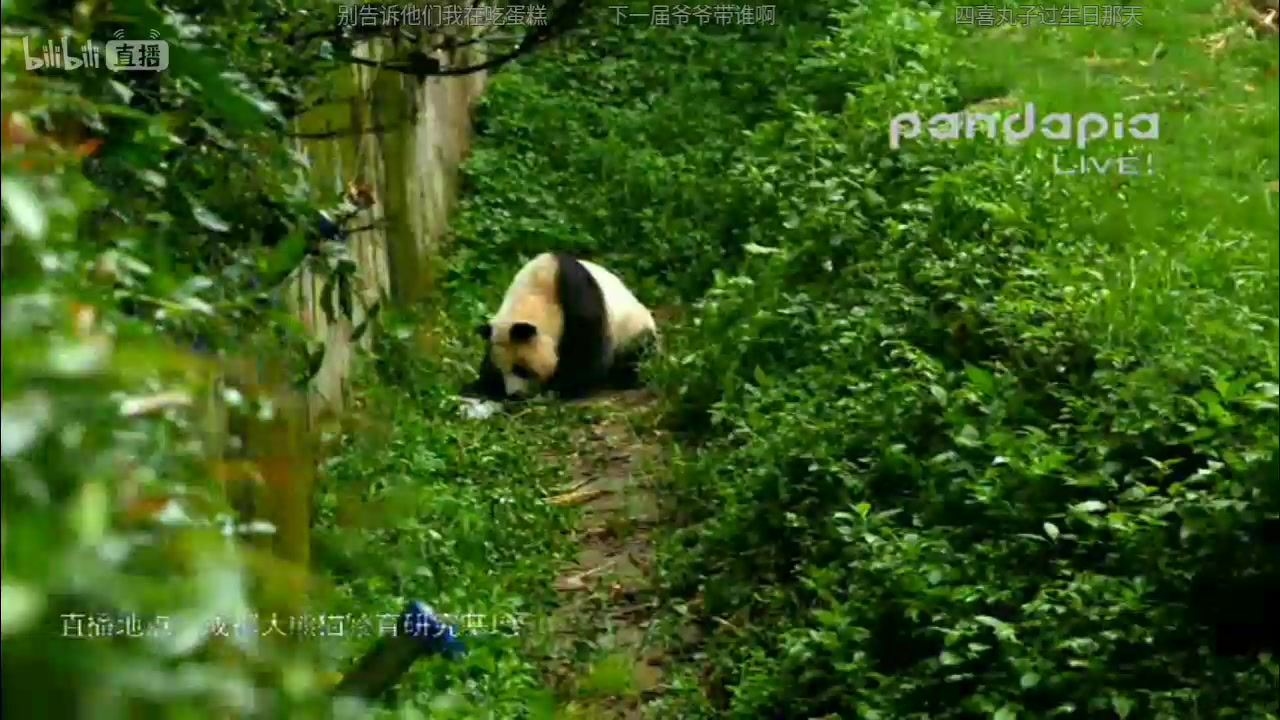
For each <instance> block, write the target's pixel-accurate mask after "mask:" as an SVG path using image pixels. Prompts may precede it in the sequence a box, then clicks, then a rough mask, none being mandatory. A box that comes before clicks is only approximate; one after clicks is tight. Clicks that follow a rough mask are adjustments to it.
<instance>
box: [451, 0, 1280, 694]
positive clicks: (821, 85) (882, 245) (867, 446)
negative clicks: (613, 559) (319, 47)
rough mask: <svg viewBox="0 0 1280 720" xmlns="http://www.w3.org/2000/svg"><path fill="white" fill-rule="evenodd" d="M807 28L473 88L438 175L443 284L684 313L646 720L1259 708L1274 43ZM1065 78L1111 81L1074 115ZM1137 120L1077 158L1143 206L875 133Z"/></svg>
mask: <svg viewBox="0 0 1280 720" xmlns="http://www.w3.org/2000/svg"><path fill="white" fill-rule="evenodd" d="M819 10H830V11H831V15H830V22H829V23H824V22H822V21H821V20H819V21H817V22H813V23H809V22H805V21H799V20H794V19H793V18H790V17H788V18H787V22H785V23H784V22H781V21H780V23H779V26H778V27H775V28H746V27H736V28H716V29H714V30H711V29H706V28H698V27H696V26H689V27H671V28H668V27H657V28H648V27H640V26H638V25H626V24H624V25H622V26H620V27H607V25H608V23H607V22H606V21H605V20H604V19H601V20H600V24H599V26H597V27H596V28H595V29H594V30H592V31H589V32H586V33H583V34H582V35H581V36H580V37H579V38H578V39H577V41H576V42H575V43H574V44H572V45H571V46H569V47H566V48H565V49H564V51H563V53H562V54H561V55H560V56H557V57H555V58H554V59H553V58H547V59H545V60H543V61H541V62H536V63H533V64H531V65H530V66H529V67H527V68H523V69H522V70H521V72H519V73H518V74H513V75H511V76H508V77H503V78H499V79H498V80H497V81H496V82H495V83H494V84H493V86H492V89H491V90H490V92H489V93H488V95H487V96H486V98H485V101H484V104H485V108H484V112H483V116H482V127H483V137H482V138H481V139H480V141H479V143H478V146H477V148H476V151H475V156H474V157H473V159H472V161H471V162H470V164H469V166H468V187H469V195H468V197H467V199H466V206H467V208H468V211H467V212H466V214H465V215H464V217H463V219H462V221H461V222H460V223H459V225H458V226H457V228H456V232H457V235H458V249H457V251H456V254H455V267H456V268H460V270H459V271H458V275H457V276H456V277H457V282H459V283H461V282H463V278H464V276H463V275H462V273H467V275H466V276H465V280H466V281H467V282H472V281H478V282H481V283H484V282H490V283H492V284H494V285H495V286H496V285H498V284H499V283H500V279H499V278H500V274H499V273H501V275H505V274H506V273H508V272H510V271H511V269H513V266H514V263H515V262H516V261H517V260H518V259H520V258H527V257H528V256H529V255H531V254H533V253H534V252H537V251H540V250H542V249H545V248H546V247H556V248H562V249H565V250H568V251H570V252H580V253H584V254H589V255H591V256H603V257H604V258H605V259H606V261H607V262H610V263H612V264H613V265H614V266H615V267H617V268H619V269H620V271H621V272H622V274H623V275H624V276H625V277H627V278H628V279H629V280H633V281H635V282H637V283H638V284H640V286H641V288H642V297H646V299H651V300H652V301H654V302H671V301H675V300H676V299H684V300H685V301H686V302H688V303H689V305H690V307H689V308H688V312H686V313H684V314H685V316H686V317H687V318H688V322H685V323H682V324H680V325H677V326H671V327H669V328H668V329H667V334H668V352H667V354H666V357H665V359H664V360H662V361H661V362H659V363H658V364H656V365H655V367H654V368H653V375H652V377H653V378H654V380H655V382H656V383H657V384H658V385H659V387H660V388H661V389H662V390H663V394H664V405H665V407H666V410H667V413H666V415H667V418H668V420H669V421H670V422H671V423H672V424H673V425H674V427H676V428H677V429H680V430H682V431H683V436H682V438H683V446H684V448H683V452H681V453H680V455H679V458H680V459H679V460H678V461H677V462H676V464H675V477H674V478H673V480H672V483H671V484H670V486H669V487H668V489H667V492H668V493H669V494H670V505H671V507H673V508H675V511H674V515H673V517H672V520H673V521H674V522H675V523H676V524H677V525H678V526H679V527H680V528H681V529H680V530H679V531H678V532H676V533H674V535H673V537H672V538H671V540H670V543H669V546H668V547H667V548H666V552H665V553H664V557H665V561H664V568H663V577H664V581H665V587H666V591H667V593H668V596H669V605H670V607H671V608H672V609H673V611H679V612H674V613H673V617H672V619H671V623H672V624H673V625H680V624H688V623H690V622H693V623H696V624H697V625H698V626H699V627H700V628H701V629H702V631H703V633H704V637H703V640H702V641H701V642H702V646H701V647H698V648H696V650H697V652H696V654H695V655H694V656H693V657H692V658H691V659H690V667H689V668H688V671H687V673H686V674H685V675H684V676H683V677H681V678H680V679H679V681H678V682H677V683H676V685H675V689H674V690H673V692H672V693H670V694H669V695H668V697H667V698H666V699H665V700H664V702H665V703H666V704H665V705H664V706H663V707H662V708H661V709H660V714H661V716H664V717H665V716H671V717H677V716H678V717H735V718H738V717H740V718H758V717H781V716H784V715H785V716H787V717H793V716H794V717H836V716H841V717H845V716H848V717H854V716H856V717H868V718H871V717H883V718H906V717H967V716H971V715H995V716H997V717H1003V718H1009V717H1014V716H1017V715H1019V714H1021V715H1024V716H1037V717H1038V716H1046V717H1047V716H1060V715H1080V714H1088V715H1094V714H1112V713H1114V714H1116V715H1118V716H1120V717H1169V718H1172V717H1190V716H1193V715H1197V714H1206V713H1208V714H1214V715H1218V716H1248V717H1276V711H1275V702H1274V688H1275V686H1276V682H1277V665H1276V662H1275V659H1274V656H1273V653H1274V645H1273V644H1272V642H1271V641H1270V640H1269V639H1266V638H1264V636H1263V634H1262V633H1261V632H1260V629H1261V628H1262V627H1263V623H1264V622H1265V617H1264V613H1263V610H1262V608H1263V606H1264V602H1263V597H1264V590H1263V588H1265V587H1269V586H1274V585H1275V584H1276V582H1277V579H1278V576H1277V572H1278V571H1280V568H1277V565H1276V558H1277V557H1278V555H1277V553H1276V549H1277V548H1276V543H1277V539H1276V529H1277V523H1278V522H1280V507H1278V506H1277V495H1276V491H1277V488H1276V477H1277V434H1278V431H1280V425H1278V424H1277V416H1276V408H1277V405H1276V402H1277V401H1276V397H1277V383H1276V379H1277V354H1276V348H1277V321H1276V317H1277V316H1278V315H1280V313H1278V312H1277V310H1278V306H1277V302H1278V301H1277V292H1276V291H1277V275H1278V274H1277V261H1276V257H1277V256H1276V246H1277V230H1276V226H1277V223H1276V222H1275V217H1274V216H1275V202H1274V201H1275V196H1274V190H1268V189H1267V187H1266V184H1267V183H1268V182H1272V180H1273V179H1274V178H1275V177H1276V173H1277V165H1278V154H1280V153H1278V152H1277V138H1276V136H1275V133H1274V127H1275V124H1276V121H1277V117H1276V108H1277V105H1276V103H1275V97H1276V94H1277V83H1276V79H1275V77H1274V76H1273V75H1267V74H1266V73H1265V72H1264V65H1263V64H1262V63H1263V61H1262V60H1261V58H1262V57H1263V55H1264V54H1265V53H1272V54H1273V53H1274V51H1275V47H1274V42H1275V41H1274V38H1271V39H1266V40H1255V41H1249V42H1236V43H1234V44H1232V45H1231V46H1230V47H1229V48H1228V49H1227V50H1226V51H1224V52H1225V53H1226V55H1225V59H1223V60H1221V61H1220V62H1219V63H1218V64H1216V65H1213V64H1211V61H1210V60H1208V59H1207V56H1206V55H1205V50H1204V49H1203V45H1202V44H1201V40H1202V39H1203V38H1205V37H1208V36H1210V35H1211V34H1212V33H1214V32H1220V31H1223V30H1224V29H1227V30H1230V29H1231V28H1233V27H1235V26H1236V25H1237V24H1238V22H1239V21H1238V20H1237V19H1235V18H1231V17H1224V16H1222V15H1221V14H1218V13H1210V12H1207V11H1208V10H1209V8H1207V7H1206V6H1205V4H1203V3H1198V2H1187V3H1174V4H1173V5H1172V6H1170V7H1167V8H1161V9H1153V8H1146V9H1145V10H1144V13H1145V14H1144V26H1143V27H1144V29H1142V30H1134V31H1132V32H1129V31H1128V30H1121V29H1100V28H1099V29H1082V28H1062V29H1052V28H1046V27H1037V28H1028V29H1009V28H1005V29H1004V30H1002V31H1000V32H994V31H981V30H979V31H976V32H975V33H970V34H965V33H962V32H959V31H957V30H956V29H955V28H953V27H949V26H951V24H952V23H951V21H952V15H951V14H950V13H951V10H952V8H951V7H950V6H948V7H947V9H945V10H943V9H939V8H937V7H935V6H933V5H931V4H927V3H907V4H901V3H892V2H871V3H864V4H856V5H855V4H852V3H829V4H826V5H823V6H822V7H821V8H819V7H817V6H815V7H814V8H813V11H814V12H815V14H816V13H818V12H819ZM827 25H829V27H827ZM1091 55H1097V56H1101V57H1103V59H1104V60H1105V59H1118V60H1120V63H1119V65H1120V67H1119V68H1118V69H1112V70H1106V69H1092V70H1089V71H1088V72H1090V73H1091V74H1092V75H1093V76H1094V77H1095V78H1096V81H1095V82H1091V83H1088V84H1086V83H1085V82H1084V81H1083V79H1082V77H1083V74H1084V72H1085V70H1084V68H1085V67H1086V58H1088V57H1090V56H1091ZM1014 58H1016V59H1017V62H1016V66H1015V64H1014V63H1011V62H1008V61H1009V60H1011V59H1014ZM1273 59H1274V56H1273V55H1272V62H1271V64H1274V62H1273ZM1138 60H1142V61H1143V62H1145V63H1147V66H1146V67H1147V68H1149V69H1144V66H1143V65H1141V64H1140V63H1138V62H1137V61H1138ZM1037 66H1038V67H1040V68H1042V69H1043V72H1042V73H1041V72H1037V70H1036V69H1035V68H1036V67H1037ZM1189 77H1194V78H1196V80H1194V81H1195V82H1202V83H1204V84H1205V85H1208V84H1209V83H1212V82H1214V79H1217V80H1220V81H1222V82H1223V83H1224V84H1225V83H1229V87H1224V89H1223V91H1222V92H1223V96H1221V97H1217V98H1215V97H1212V96H1204V95H1200V96H1197V97H1200V98H1201V100H1200V101H1199V102H1198V103H1197V104H1194V105H1191V106H1188V105H1187V103H1186V102H1185V99H1184V98H1185V97H1186V95H1185V93H1182V94H1180V90H1179V88H1182V89H1183V90H1185V89H1186V84H1187V83H1188V82H1192V81H1189V80H1188V79H1187V78H1189ZM1050 78H1051V79H1050ZM1133 88H1136V89H1137V90H1136V91H1134V90H1131V89H1133ZM1130 92H1137V93H1138V95H1139V98H1140V99H1141V100H1142V101H1143V102H1145V103H1146V106H1145V107H1144V109H1147V108H1149V109H1150V110H1151V111H1155V112H1160V113H1162V121H1163V126H1162V127H1161V139H1160V140H1159V141H1158V142H1151V143H1149V144H1146V145H1141V144H1139V143H1135V142H1130V144H1129V145H1125V144H1123V143H1120V142H1112V143H1109V144H1107V145H1106V146H1105V147H1103V148H1101V149H1100V150H1099V151H1100V152H1102V153H1111V154H1113V155H1122V154H1131V155H1135V156H1136V155H1137V154H1138V153H1139V152H1141V153H1144V154H1145V153H1150V154H1151V155H1152V157H1153V161H1154V168H1155V169H1156V171H1157V172H1158V174H1157V175H1115V174H1110V175H1100V174H1097V173H1095V174H1093V175H1076V176H1074V177H1068V176H1063V175H1061V174H1057V173H1055V171H1054V170H1053V168H1054V167H1055V166H1054V164H1053V163H1054V162H1055V160H1054V158H1055V155H1056V156H1058V162H1059V163H1060V164H1062V166H1070V163H1072V162H1076V161H1078V159H1079V156H1078V155H1075V154H1072V153H1071V152H1070V151H1068V150H1064V149H1063V148H1062V146H1060V145H1055V144H1054V143H1052V142H1051V141H1048V140H1045V139H1042V138H1034V139H1031V140H1028V141H1027V142H1024V143H1022V144H1020V145H1018V146H1013V147H1010V146H1001V145H999V144H997V143H994V142H985V141H978V140H972V141H963V142H956V143H944V142H937V141H932V142H931V141H930V140H929V139H928V138H927V137H925V138H923V139H920V140H917V141H913V142H908V143H907V144H905V145H903V147H901V148H900V149H898V150H896V151H892V150H890V149H889V148H888V147H887V135H888V122H889V119H890V118H892V117H893V116H895V115H897V114H898V113H900V112H905V111H916V112H918V113H919V114H920V115H921V116H922V117H923V118H928V117H929V116H931V115H933V114H935V113H941V112H951V111H959V110H961V109H963V108H965V107H967V106H969V105H970V104H972V103H974V102H977V101H984V100H989V99H991V98H993V97H995V96H999V95H1008V96H1012V97H1013V98H1015V99H1016V100H1017V101H1018V102H1025V101H1033V102H1035V103H1036V104H1037V106H1038V107H1041V108H1043V107H1052V108H1053V109H1054V110H1057V111H1071V112H1074V113H1077V114H1080V113H1082V112H1084V111H1085V108H1088V109H1095V108H1096V110H1097V111H1098V112H1111V111H1120V110H1124V111H1127V112H1130V113H1132V112H1133V110H1132V106H1131V105H1124V104H1122V102H1121V99H1120V98H1121V95H1122V94H1128V93H1130ZM1227 107H1232V108H1234V110H1233V111H1232V112H1228V111H1227V110H1226V108H1227ZM1051 111H1052V110H1051ZM1264 127H1266V128H1269V129H1268V130H1266V131H1265V132H1264V131H1263V130H1262V128H1264ZM1210 128H1212V131H1213V133H1214V135H1212V136H1206V135H1204V134H1203V133H1204V132H1205V131H1207V130H1209V129H1210ZM1227 137H1237V138H1239V140H1238V142H1231V143H1230V144H1226V143H1224V142H1223V141H1222V140H1220V139H1219V138H1227ZM1111 156H1112V155H1105V154H1104V155H1103V156H1102V157H1111ZM1144 167H1145V165H1144ZM1268 193H1271V194H1268ZM1236 206H1241V207H1249V208H1251V210H1250V211H1248V212H1245V211H1243V210H1239V211H1238V210H1235V209H1232V208H1234V207H1236ZM490 273H492V274H490ZM708 666H709V667H708Z"/></svg>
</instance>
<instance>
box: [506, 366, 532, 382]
mask: <svg viewBox="0 0 1280 720" xmlns="http://www.w3.org/2000/svg"><path fill="white" fill-rule="evenodd" d="M511 374H512V375H515V376H516V377H518V378H520V379H521V380H531V379H532V378H533V373H532V372H530V371H529V368H527V367H525V366H523V365H517V366H515V367H513V368H511Z"/></svg>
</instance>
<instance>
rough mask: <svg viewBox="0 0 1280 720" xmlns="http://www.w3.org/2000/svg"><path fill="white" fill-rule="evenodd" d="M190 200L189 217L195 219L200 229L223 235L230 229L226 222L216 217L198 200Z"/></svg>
mask: <svg viewBox="0 0 1280 720" xmlns="http://www.w3.org/2000/svg"><path fill="white" fill-rule="evenodd" d="M190 200H191V216H192V217H193V218H195V221H196V222H197V223H200V227H203V228H205V229H206V230H212V231H213V232H216V233H224V232H226V231H228V230H230V229H231V226H230V225H228V224H227V221H226V220H223V219H222V218H220V217H218V216H217V215H216V214H214V212H213V211H212V210H210V209H209V208H207V207H205V206H204V205H202V204H200V202H199V201H198V200H196V199H195V198H190Z"/></svg>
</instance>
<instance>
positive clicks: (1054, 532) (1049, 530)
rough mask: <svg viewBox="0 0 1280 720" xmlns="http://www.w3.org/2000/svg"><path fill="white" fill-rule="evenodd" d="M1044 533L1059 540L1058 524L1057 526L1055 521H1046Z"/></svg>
mask: <svg viewBox="0 0 1280 720" xmlns="http://www.w3.org/2000/svg"><path fill="white" fill-rule="evenodd" d="M1044 534H1045V535H1048V536H1049V537H1050V539H1053V540H1057V539H1058V526H1057V525H1054V524H1053V523H1051V522H1046V523H1045V524H1044Z"/></svg>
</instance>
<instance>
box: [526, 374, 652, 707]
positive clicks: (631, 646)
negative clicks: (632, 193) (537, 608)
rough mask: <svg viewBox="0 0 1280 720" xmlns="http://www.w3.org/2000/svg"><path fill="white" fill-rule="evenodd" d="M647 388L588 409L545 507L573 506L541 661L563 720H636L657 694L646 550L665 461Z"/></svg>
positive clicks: (552, 456)
mask: <svg viewBox="0 0 1280 720" xmlns="http://www.w3.org/2000/svg"><path fill="white" fill-rule="evenodd" d="M653 400H654V398H653V397H652V395H651V394H650V393H649V392H647V391H631V392H626V393H618V394H615V395H611V396H604V397H600V398H596V399H592V400H589V401H585V402H583V403H582V405H586V406H587V417H586V418H584V424H583V425H582V426H581V427H579V428H575V429H574V430H573V431H571V433H570V439H569V442H568V444H567V447H566V448H565V450H564V452H563V453H556V452H554V451H548V452H547V454H546V457H545V459H546V460H547V462H549V463H552V464H558V463H565V464H567V466H568V469H569V473H570V475H571V477H572V478H573V481H572V484H571V486H570V490H569V492H567V493H565V494H562V495H559V496H556V497H553V498H551V499H550V502H552V503H553V504H564V505H578V506H580V507H581V508H582V510H583V514H582V518H581V521H580V523H579V526H578V527H577V528H576V529H575V530H574V531H573V535H574V538H575V540H576V542H577V543H578V551H577V556H576V558H575V559H574V560H573V562H572V563H570V564H569V565H568V567H566V568H565V570H564V571H563V573H562V574H561V576H560V577H559V578H558V580H557V581H556V589H557V590H558V591H559V592H560V597H561V602H560V604H559V606H558V607H557V608H556V610H555V611H554V612H553V613H552V616H551V623H550V624H551V627H552V628H553V632H554V640H553V642H552V643H551V644H550V647H549V651H548V652H547V654H546V656H545V657H544V658H543V662H544V664H545V668H546V672H547V673H548V675H549V678H548V679H549V680H550V682H551V683H552V684H553V685H554V686H555V687H556V689H557V691H558V692H557V694H558V695H559V696H560V697H561V698H563V699H564V704H563V705H562V711H563V713H564V715H565V716H567V717H581V718H639V717H641V716H642V715H641V707H642V705H643V703H644V701H645V699H647V698H648V697H650V696H651V695H652V694H654V693H656V692H658V691H659V688H660V684H661V681H662V671H661V662H662V654H661V653H660V651H658V649H657V648H656V647H655V644H654V642H653V639H652V636H651V633H649V632H648V631H649V628H650V623H651V620H652V616H653V612H654V611H655V609H656V607H657V604H656V601H655V600H654V599H653V597H652V590H653V582H652V571H653V554H654V549H653V544H652V542H651V533H652V532H654V530H655V528H656V526H657V524H658V521H659V502H658V493H657V489H656V486H655V483H656V481H657V478H658V477H659V473H660V472H661V468H662V463H663V460H664V454H665V453H664V450H663V437H662V431H660V430H657V429H655V428H654V427H652V422H651V420H652V419H653V410H654V403H653Z"/></svg>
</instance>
